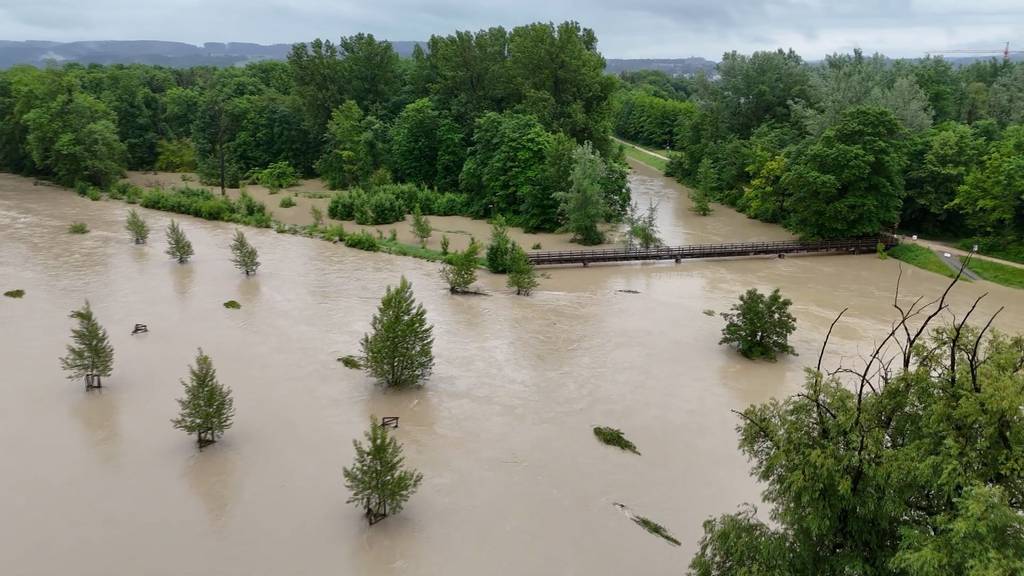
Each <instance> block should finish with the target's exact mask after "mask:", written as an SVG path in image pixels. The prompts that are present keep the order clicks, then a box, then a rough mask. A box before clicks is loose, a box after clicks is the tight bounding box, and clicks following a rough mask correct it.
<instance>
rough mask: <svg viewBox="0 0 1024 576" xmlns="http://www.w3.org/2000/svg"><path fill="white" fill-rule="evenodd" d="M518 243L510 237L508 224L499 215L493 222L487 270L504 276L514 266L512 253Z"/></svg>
mask: <svg viewBox="0 0 1024 576" xmlns="http://www.w3.org/2000/svg"><path fill="white" fill-rule="evenodd" d="M515 246H516V243H515V242H514V241H513V240H512V238H510V237H509V235H508V223H507V222H506V221H505V217H504V216H502V215H501V214H498V215H497V216H495V217H494V220H493V221H492V222H491V242H490V244H488V245H487V269H488V270H490V271H491V272H494V273H495V274H504V273H506V272H508V271H509V268H510V266H511V264H512V262H511V260H512V253H513V252H514V251H515Z"/></svg>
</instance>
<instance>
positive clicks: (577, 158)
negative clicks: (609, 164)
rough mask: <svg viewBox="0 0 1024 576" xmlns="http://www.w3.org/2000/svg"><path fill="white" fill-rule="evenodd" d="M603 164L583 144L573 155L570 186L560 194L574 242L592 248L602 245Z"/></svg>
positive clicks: (604, 211)
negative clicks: (591, 246)
mask: <svg viewBox="0 0 1024 576" xmlns="http://www.w3.org/2000/svg"><path fill="white" fill-rule="evenodd" d="M604 171H605V167H604V161H602V160H601V157H600V156H598V155H597V152H595V151H594V149H593V148H592V147H591V146H590V143H589V142H588V143H586V144H584V145H582V146H579V147H578V148H576V151H575V152H574V153H573V169H572V176H571V181H572V186H571V188H570V189H569V191H568V192H565V193H562V194H560V201H561V212H562V214H564V216H565V221H566V227H567V228H568V230H569V232H571V233H572V237H573V240H575V241H576V242H579V243H580V244H585V245H592V244H600V243H601V242H604V233H603V232H602V231H601V228H600V223H601V221H602V220H603V219H604V215H605V213H606V211H607V207H606V205H605V202H604V198H603V196H602V192H601V180H602V178H603V177H604Z"/></svg>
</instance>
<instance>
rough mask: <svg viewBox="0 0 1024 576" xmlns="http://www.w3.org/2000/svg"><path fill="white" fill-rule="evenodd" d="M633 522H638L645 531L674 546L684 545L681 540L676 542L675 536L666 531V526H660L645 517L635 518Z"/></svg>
mask: <svg viewBox="0 0 1024 576" xmlns="http://www.w3.org/2000/svg"><path fill="white" fill-rule="evenodd" d="M633 522H636V523H637V524H639V525H640V526H643V529H644V530H647V531H648V532H650V533H651V534H654V535H655V536H660V537H662V538H664V539H665V540H667V541H669V542H671V543H672V544H675V545H676V546H682V544H683V543H682V542H680V541H679V540H676V537H675V536H673V535H671V534H669V533H668V530H666V529H665V527H664V526H662V525H661V524H658V523H657V522H655V521H654V520H651V519H650V518H645V517H643V516H634V517H633Z"/></svg>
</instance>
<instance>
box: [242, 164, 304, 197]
mask: <svg viewBox="0 0 1024 576" xmlns="http://www.w3.org/2000/svg"><path fill="white" fill-rule="evenodd" d="M252 181H253V182H255V183H256V184H259V185H261V186H266V187H267V188H270V189H271V190H279V189H281V188H288V187H290V186H295V185H296V184H298V183H299V173H298V171H297V170H295V168H293V167H292V165H291V164H289V163H287V162H274V163H273V164H271V165H269V166H267V167H266V168H264V169H262V170H254V171H253V172H252ZM282 208H285V206H282Z"/></svg>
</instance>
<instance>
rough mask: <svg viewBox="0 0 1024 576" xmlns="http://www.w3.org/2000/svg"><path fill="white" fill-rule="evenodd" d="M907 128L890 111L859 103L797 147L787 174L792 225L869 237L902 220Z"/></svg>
mask: <svg viewBox="0 0 1024 576" xmlns="http://www.w3.org/2000/svg"><path fill="white" fill-rule="evenodd" d="M902 135H903V128H902V127H901V126H900V123H899V121H898V120H896V117H895V116H893V114H892V113H891V112H889V111H888V110H885V109H881V108H869V107H857V108H852V109H850V110H848V111H846V112H844V113H843V116H842V120H840V122H839V123H838V124H836V125H835V126H833V127H832V128H829V129H828V130H826V131H825V133H824V134H823V135H822V136H821V138H819V139H817V140H816V141H814V142H813V143H811V144H809V145H807V146H806V147H804V148H802V149H800V150H799V151H798V154H797V156H796V157H795V161H794V162H793V164H792V165H791V168H790V169H789V170H788V171H787V173H786V174H785V175H784V176H783V178H782V184H783V186H785V187H786V188H787V189H788V190H789V194H790V196H791V198H792V204H791V205H792V206H793V213H792V215H791V217H790V220H789V221H790V223H791V225H792V227H793V229H794V230H795V231H796V232H798V233H800V234H801V235H804V236H807V237H811V238H842V237H849V236H867V235H871V234H877V233H879V232H882V231H885V230H890V229H891V228H892V227H893V226H895V225H896V224H897V222H898V221H899V215H900V208H901V198H902V195H903V168H904V166H905V163H906V157H905V145H904V143H903V140H902Z"/></svg>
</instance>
